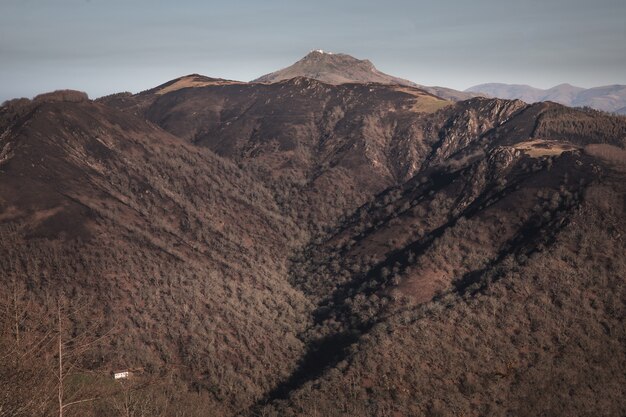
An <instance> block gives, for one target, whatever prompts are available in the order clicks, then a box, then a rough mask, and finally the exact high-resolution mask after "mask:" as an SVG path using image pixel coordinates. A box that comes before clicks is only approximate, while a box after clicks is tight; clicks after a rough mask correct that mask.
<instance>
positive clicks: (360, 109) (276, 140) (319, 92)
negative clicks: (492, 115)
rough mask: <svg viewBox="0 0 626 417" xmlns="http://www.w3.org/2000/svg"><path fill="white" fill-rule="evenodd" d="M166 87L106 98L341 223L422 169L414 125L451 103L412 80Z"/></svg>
mask: <svg viewBox="0 0 626 417" xmlns="http://www.w3.org/2000/svg"><path fill="white" fill-rule="evenodd" d="M177 82H179V81H176V82H174V84H176V83H177ZM167 88H169V87H168V85H167V84H166V85H164V86H162V87H159V88H157V89H154V90H151V91H149V92H146V93H145V94H139V95H136V96H132V97H123V98H121V99H120V98H118V97H112V98H107V99H103V100H102V101H103V102H104V103H106V104H107V105H110V106H116V107H118V108H121V109H124V110H125V111H126V112H141V111H143V112H144V114H145V116H146V117H147V118H148V119H149V120H151V121H153V122H154V123H157V124H158V125H160V126H161V127H162V128H164V129H165V130H167V131H169V132H171V133H172V134H174V135H176V136H179V137H181V138H184V139H186V140H188V141H189V142H191V143H194V144H196V145H200V146H206V147H209V148H210V149H212V150H213V151H215V152H216V153H218V154H219V155H221V156H225V157H228V158H231V159H233V160H235V161H237V162H238V163H239V164H244V165H245V166H246V167H248V168H253V169H255V170H257V171H258V177H259V178H262V179H263V180H264V181H265V183H266V184H268V185H269V186H271V187H272V188H273V189H275V190H276V192H277V193H278V198H279V200H280V201H281V202H282V203H284V204H283V206H287V205H288V206H290V207H291V208H293V209H294V215H296V214H298V215H300V216H309V217H310V218H307V217H303V218H302V219H303V220H305V221H309V220H310V222H311V223H314V224H324V223H328V222H331V223H332V222H333V221H334V219H335V218H336V217H337V216H339V215H341V214H342V213H343V211H344V210H346V209H354V208H356V207H358V206H359V205H361V204H363V203H364V202H365V201H366V200H367V199H368V198H370V197H372V196H373V195H374V194H376V193H378V192H380V191H382V190H383V189H385V188H386V187H388V186H390V185H392V184H395V183H397V182H398V181H402V180H404V179H407V178H409V177H410V176H411V175H413V174H414V173H415V172H416V170H417V169H418V162H419V161H420V159H421V158H422V157H423V153H424V152H426V149H425V148H424V147H423V144H422V143H421V141H419V140H412V139H419V135H420V134H421V133H420V132H416V131H415V127H414V126H415V124H416V123H419V121H420V120H423V119H424V117H425V116H426V115H428V114H430V113H434V112H435V111H436V110H438V109H440V108H443V107H445V106H447V105H449V104H451V103H450V102H448V101H445V100H442V99H440V98H438V97H435V96H432V95H430V94H428V93H426V92H424V91H422V90H419V89H416V88H411V87H404V86H389V85H381V84H342V85H338V86H335V85H330V84H325V83H321V82H319V81H316V80H313V79H309V78H294V79H290V80H286V81H282V82H279V83H274V84H239V83H231V84H220V85H208V86H202V87H194V88H185V89H180V90H175V91H170V92H166V93H164V94H162V92H163V91H164V90H165V89H167ZM294 200H295V201H294ZM294 203H298V204H299V205H298V204H294ZM302 207H307V209H306V210H303V209H302ZM308 207H312V208H311V209H308Z"/></svg>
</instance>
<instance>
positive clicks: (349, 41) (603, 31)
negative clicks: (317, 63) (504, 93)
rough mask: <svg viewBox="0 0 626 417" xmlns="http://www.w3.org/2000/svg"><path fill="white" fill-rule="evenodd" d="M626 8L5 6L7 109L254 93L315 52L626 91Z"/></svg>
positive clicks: (0, 6)
mask: <svg viewBox="0 0 626 417" xmlns="http://www.w3.org/2000/svg"><path fill="white" fill-rule="evenodd" d="M625 21H626V1H625V0H595V1H594V2H591V1H581V0H543V1H539V0H525V1H521V0H520V1H509V0H500V1H496V0H474V1H460V0H440V1H418V0H386V1H384V2H381V1H370V0H359V1H353V0H348V1H340V0H333V1H329V0H317V1H310V0H309V1H297V0H291V1H282V0H265V1H261V0H257V1H251V0H231V1H228V2H216V1H199V0H178V1H176V2H174V1H171V0H170V1H161V0H0V101H2V100H5V99H8V98H12V97H18V96H26V97H31V96H33V95H35V94H38V93H40V92H44V91H50V90H54V89H60V88H74V89H79V90H84V91H86V92H87V93H89V95H90V96H91V97H98V96H100V95H103V94H108V93H113V92H117V91H124V90H129V91H132V92H137V91H140V90H143V89H146V88H150V87H153V86H155V85H158V84H160V83H163V82H165V81H167V80H169V79H172V78H175V77H178V76H180V75H185V74H189V73H201V74H204V75H208V76H213V77H222V78H230V79H238V80H246V81H247V80H250V79H253V78H256V77H258V76H260V75H262V74H265V73H267V72H271V71H273V70H276V69H278V68H282V67H285V66H288V65H290V64H292V63H293V62H295V61H296V60H298V59H299V58H300V57H302V56H303V55H305V54H306V53H308V52H309V51H310V50H312V49H324V50H328V51H333V52H345V53H348V54H351V55H353V56H355V57H357V58H368V59H370V60H371V61H372V62H374V64H375V65H376V66H377V67H378V68H379V69H380V70H382V71H384V72H388V73H390V74H393V75H396V76H400V77H403V78H408V79H410V80H413V81H415V82H417V83H420V84H425V85H442V86H447V87H452V88H457V89H465V88H467V87H470V86H472V85H475V84H479V83H484V82H507V83H526V84H531V85H534V86H536V87H542V88H546V87H551V86H553V85H555V84H559V83H562V82H569V83H572V84H575V85H579V86H582V87H592V86H598V85H605V84H616V83H618V84H626V23H625Z"/></svg>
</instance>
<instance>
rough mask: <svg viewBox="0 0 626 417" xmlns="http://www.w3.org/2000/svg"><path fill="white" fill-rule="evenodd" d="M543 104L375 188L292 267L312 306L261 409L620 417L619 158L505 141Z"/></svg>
mask: <svg viewBox="0 0 626 417" xmlns="http://www.w3.org/2000/svg"><path fill="white" fill-rule="evenodd" d="M541 106H542V105H538V106H536V107H534V108H533V107H530V108H527V109H525V110H524V111H522V112H519V113H518V114H517V115H516V116H514V117H512V118H511V119H510V120H509V121H508V122H506V123H504V124H503V125H502V126H500V127H498V128H496V129H493V130H491V131H488V132H487V133H486V134H484V135H482V136H483V137H482V139H479V140H476V141H474V142H472V143H470V144H469V145H468V146H466V147H463V148H461V149H459V150H458V151H457V152H456V156H455V157H452V158H448V159H447V160H446V159H444V160H442V161H441V162H439V163H434V164H431V165H430V166H429V167H428V168H426V169H424V170H423V171H422V172H421V173H420V175H418V176H416V177H415V178H414V179H412V180H410V181H408V182H407V183H405V184H403V185H402V186H400V187H394V188H391V189H389V190H387V191H386V192H385V193H383V194H381V195H379V196H378V197H377V198H376V199H375V200H373V201H372V202H371V203H369V204H367V205H364V206H363V207H361V208H360V209H359V210H357V211H356V212H355V213H354V215H352V216H350V217H349V218H347V219H346V221H345V222H344V223H343V224H342V226H341V227H339V228H338V229H337V230H335V231H333V233H331V234H329V235H328V236H327V238H326V239H324V240H322V241H320V243H317V244H314V245H311V246H310V247H309V248H307V249H306V250H305V251H304V252H303V253H302V255H301V256H300V257H299V258H298V259H297V262H296V264H295V270H294V283H295V284H296V285H297V286H298V287H300V288H302V289H303V291H304V292H305V293H307V294H308V295H309V297H311V298H312V299H314V300H316V302H317V305H318V307H317V309H316V312H315V313H314V319H315V326H313V327H311V328H310V329H309V330H308V331H307V333H306V337H307V338H308V340H309V343H308V346H310V348H309V351H308V353H307V355H306V357H305V358H306V360H305V361H303V362H302V363H301V365H300V368H299V369H298V371H297V372H296V373H294V374H293V375H292V376H291V377H290V378H289V379H288V380H286V381H285V382H284V383H283V384H282V385H281V386H279V387H278V388H277V389H276V390H275V391H273V392H272V393H270V395H269V396H268V398H267V399H266V400H265V401H263V402H260V403H259V405H258V407H259V408H258V410H261V411H259V412H262V413H264V414H265V415H311V414H312V412H311V410H315V411H314V414H313V415H324V416H326V415H328V416H334V415H349V416H357V415H403V416H413V415H500V414H502V415H508V414H515V415H528V416H531V415H539V414H546V415H552V414H556V415H591V414H594V413H599V414H601V415H620V414H621V413H622V412H623V411H624V410H625V409H626V403H625V402H624V401H623V395H622V388H621V387H622V386H623V385H624V383H625V382H626V380H625V379H624V376H623V375H624V374H623V371H624V369H626V352H625V351H624V348H623V343H622V342H623V340H624V337H626V333H625V331H624V330H625V329H624V326H623V323H622V320H621V317H622V315H623V313H624V311H625V308H626V305H625V303H624V300H626V297H625V296H626V286H625V285H624V281H623V276H624V273H625V272H626V263H625V262H624V261H623V259H625V258H624V254H626V251H625V249H626V247H625V245H624V241H623V235H624V232H625V231H626V226H625V225H624V222H623V215H624V213H625V211H624V210H625V206H624V201H625V197H626V188H625V187H624V184H626V181H624V180H626V151H624V148H623V147H615V146H612V145H592V146H589V145H588V146H586V147H583V146H582V145H581V143H580V142H577V141H572V142H565V141H562V140H558V139H557V138H556V137H555V138H554V139H552V138H549V139H533V136H532V130H530V132H531V136H529V137H526V138H525V140H519V139H517V140H511V136H510V134H509V132H511V131H517V132H519V131H520V125H523V124H525V122H524V119H525V118H528V117H529V116H530V115H532V114H533V113H535V112H539V113H542V112H544V111H546V110H545V108H544V109H542V108H541ZM535 117H536V113H535ZM622 128H623V126H622ZM521 134H523V133H521ZM520 139H521V138H520ZM597 246H601V247H603V248H606V251H603V254H602V255H600V254H599V253H598V252H597V251H596V250H595V249H594V248H595V247H597ZM592 253H593V254H592ZM589 381H595V383H594V384H590V383H589Z"/></svg>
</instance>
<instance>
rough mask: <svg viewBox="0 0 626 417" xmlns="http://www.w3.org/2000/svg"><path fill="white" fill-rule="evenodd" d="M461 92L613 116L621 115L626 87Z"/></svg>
mask: <svg viewBox="0 0 626 417" xmlns="http://www.w3.org/2000/svg"><path fill="white" fill-rule="evenodd" d="M465 91H467V92H474V93H482V94H486V95H488V96H490V97H498V98H503V99H519V100H523V101H525V102H527V103H536V102H540V101H554V102H556V103H559V104H563V105H566V106H570V107H585V106H587V107H591V108H593V109H596V110H602V111H607V112H614V113H623V112H624V107H625V106H626V85H620V84H611V85H606V86H600V87H592V88H582V87H576V86H573V85H571V84H567V83H564V84H559V85H556V86H554V87H552V88H548V89H540V88H535V87H532V86H529V85H525V84H503V83H487V84H479V85H475V86H473V87H470V88H468V89H467V90H465Z"/></svg>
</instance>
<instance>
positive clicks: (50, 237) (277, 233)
mask: <svg viewBox="0 0 626 417" xmlns="http://www.w3.org/2000/svg"><path fill="white" fill-rule="evenodd" d="M53 98H54V99H53ZM24 104H25V105H26V108H24V109H23V115H22V116H21V117H16V118H14V120H13V121H12V123H11V124H10V125H9V126H8V128H7V129H6V130H5V131H4V133H3V134H2V139H1V142H0V149H2V151H1V153H2V157H1V158H0V190H1V193H0V219H2V234H1V235H2V238H1V240H0V258H1V259H3V262H2V263H1V267H0V268H1V270H0V272H1V274H2V277H3V281H4V285H3V288H2V293H1V294H0V297H1V299H2V306H3V308H5V307H6V308H7V309H9V310H10V311H14V312H16V313H15V314H17V315H18V316H16V317H17V318H16V319H15V320H16V321H17V324H16V326H17V329H19V333H17V332H16V331H14V330H12V328H11V327H9V328H3V330H4V331H6V332H7V333H4V332H3V335H4V336H7V337H8V339H6V338H3V346H4V347H5V348H6V349H9V351H8V352H7V351H6V350H3V357H5V358H6V357H12V356H13V355H23V356H22V357H23V358H24V357H28V358H30V355H31V354H32V353H33V352H32V351H29V349H33V346H38V349H44V350H43V352H44V353H45V355H35V356H34V357H33V358H32V359H31V360H32V362H31V364H37V366H39V368H38V369H43V370H44V371H45V370H46V369H47V372H44V377H42V378H40V381H39V382H40V384H38V383H34V382H33V381H31V382H30V383H29V384H31V389H32V391H31V393H32V394H31V395H34V394H35V393H37V394H39V393H40V394H42V395H43V394H50V392H48V390H47V388H46V386H47V384H48V382H49V381H48V380H49V378H50V377H53V376H54V373H53V370H54V360H53V358H54V356H53V354H54V344H53V343H52V342H54V339H53V338H50V337H49V335H50V332H52V331H53V330H54V326H55V324H54V322H55V320H54V316H55V313H54V310H55V308H56V304H57V302H58V300H61V303H63V302H64V301H63V300H66V301H65V302H67V305H66V306H65V307H64V308H66V309H67V315H68V320H67V323H66V325H67V326H68V329H67V330H68V332H70V335H81V334H82V333H84V332H87V329H90V327H91V324H90V323H97V328H95V329H91V330H93V331H94V332H95V335H96V336H97V337H96V338H101V341H100V342H99V343H98V345H97V346H95V347H94V349H92V350H90V351H89V353H88V356H85V357H84V358H82V361H81V363H78V364H76V366H78V367H79V369H83V368H84V369H87V370H89V371H90V372H96V374H95V375H98V374H100V375H108V372H109V371H112V370H118V369H138V368H139V369H144V370H146V371H149V372H148V373H149V374H151V375H161V378H165V377H166V376H168V377H169V376H174V377H175V378H179V379H182V380H183V381H185V383H189V384H191V383H193V384H194V386H196V387H197V389H198V390H199V392H201V393H202V395H201V396H199V397H198V399H197V401H200V403H199V404H203V405H202V407H204V408H206V407H210V408H212V409H214V410H216V411H215V412H217V413H219V414H229V413H232V412H235V411H236V410H238V409H241V408H242V407H243V408H245V407H246V403H248V404H249V403H250V402H251V401H253V400H254V399H256V398H257V397H259V396H260V395H261V394H262V393H264V392H265V391H267V390H268V389H269V388H270V387H272V386H273V385H274V384H275V383H276V381H278V380H279V379H280V378H281V377H282V376H284V375H285V374H286V373H288V372H290V371H291V369H292V368H293V367H294V366H295V363H296V361H297V358H298V357H299V356H300V352H302V351H303V344H302V343H301V342H300V341H299V340H298V339H297V338H296V334H297V333H298V332H299V331H300V330H301V329H302V327H301V326H302V325H303V324H304V323H305V322H306V317H305V316H304V315H303V314H304V312H306V310H307V305H308V302H307V300H306V299H305V298H304V297H303V296H302V295H301V294H300V293H299V292H298V291H295V290H294V289H292V288H291V286H290V285H289V284H288V282H287V263H286V261H287V259H286V255H287V253H288V251H289V249H288V248H290V247H291V246H294V245H297V244H298V239H300V238H301V236H300V234H299V231H298V229H297V228H296V227H295V225H294V224H293V223H292V222H291V221H289V220H287V219H286V218H284V217H283V216H281V215H279V211H278V208H277V206H276V204H275V202H274V201H273V198H272V196H271V194H270V193H269V192H268V191H267V190H266V189H265V188H264V187H263V186H262V185H260V184H259V183H258V182H256V181H255V180H254V179H253V178H252V177H250V176H249V174H247V173H246V172H244V171H242V170H241V169H239V168H237V167H236V166H235V165H233V164H232V163H230V162H228V161H225V160H223V159H220V158H219V157H217V156H215V155H214V154H213V153H212V152H210V151H207V150H206V149H204V148H201V147H195V146H192V145H189V144H187V143H186V142H185V141H183V140H181V139H179V138H176V137H174V136H172V135H170V134H169V133H166V132H164V131H163V130H161V129H159V128H157V127H155V126H154V125H152V124H149V123H147V122H144V121H142V120H140V119H137V118H135V117H132V116H130V115H128V114H123V113H121V112H118V111H115V110H113V109H111V108H108V107H105V106H103V105H99V104H95V103H93V102H90V101H87V100H84V101H82V102H72V101H67V100H66V99H64V98H62V97H61V98H59V97H58V96H51V97H48V98H44V99H42V100H35V101H34V102H33V103H24ZM6 111H7V109H4V108H3V114H5V119H13V118H10V117H6ZM5 261H8V262H5ZM14 296H15V298H14ZM20 306H28V308H26V307H24V309H23V310H22V309H21V308H22V307H20ZM18 313H19V314H18ZM74 314H79V316H78V318H72V319H69V316H70V315H72V317H73V315H74ZM3 323H4V324H7V323H6V321H3ZM14 324H15V323H14ZM50 326H52V327H50ZM94 326H95V324H94ZM293 326H296V327H293ZM19 334H22V337H21V339H20V338H19ZM52 334H53V335H54V333H52ZM68 337H69V336H68ZM13 338H17V339H14V341H15V342H16V343H17V345H16V346H15V347H14V348H15V349H13V347H11V346H13V345H12V343H9V344H8V345H5V343H8V342H9V341H10V340H11V339H13ZM27 338H28V339H30V340H27ZM34 352H37V351H34ZM5 354H7V355H8V356H4V355H5ZM48 355H49V356H48ZM21 363H22V364H24V365H25V362H21ZM2 371H7V369H6V368H5V369H2ZM8 371H10V370H8ZM8 371H7V372H8ZM85 377H86V378H87V376H85ZM105 378H106V377H105ZM106 379H108V378H106ZM14 382H17V381H14ZM96 382H97V381H96ZM3 385H4V384H3ZM95 385H96V386H97V385H98V384H95ZM235 387H236V388H235ZM40 390H41V391H40ZM44 391H45V392H44ZM78 391H80V390H79V389H78V388H75V389H73V388H72V387H69V388H68V389H67V392H66V396H67V401H68V402H69V401H71V400H75V399H77V396H80V395H93V392H90V391H87V393H86V394H80V392H78ZM83 391H84V390H83ZM185 391H186V390H183V391H182V392H185ZM52 394H54V390H52ZM79 398H80V397H79ZM42 404H43V402H42ZM188 405H189V407H191V404H188ZM4 406H5V405H3V407H4ZM73 412H76V413H85V412H86V411H84V410H83V411H82V412H81V411H79V410H78V409H77V410H75V411H73ZM34 414H37V413H34V412H33V415H34ZM168 414H169V413H168ZM14 415H15V414H14ZM68 415H69V414H68ZM72 415H77V414H72ZM81 415H86V414H81ZM170 415H172V414H170Z"/></svg>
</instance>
